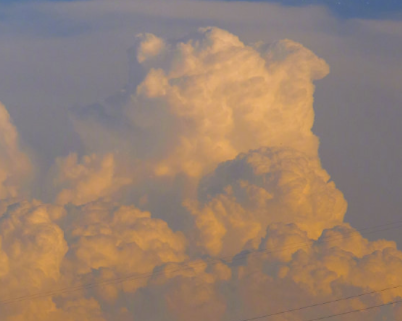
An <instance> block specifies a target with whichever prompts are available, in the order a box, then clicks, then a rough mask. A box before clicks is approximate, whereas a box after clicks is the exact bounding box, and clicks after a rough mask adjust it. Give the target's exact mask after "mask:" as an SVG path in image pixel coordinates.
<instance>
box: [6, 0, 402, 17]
mask: <svg viewBox="0 0 402 321" xmlns="http://www.w3.org/2000/svg"><path fill="white" fill-rule="evenodd" d="M27 1H28V0H1V1H0V3H4V4H15V3H19V2H27ZM61 1H62V2H73V1H80V0H48V2H61ZM81 1H84V0H81ZM227 1H234V0H227ZM247 1H253V0H247ZM255 1H257V2H268V3H278V4H281V5H283V6H296V7H301V6H314V5H319V6H324V7H326V8H327V9H328V10H330V11H331V12H332V13H333V14H336V15H337V16H338V17H340V18H344V19H350V18H365V19H367V18H369V19H381V18H382V19H384V18H391V17H392V18H393V19H396V18H398V19H400V18H401V12H402V3H401V2H400V1H399V0H385V1H384V0H255Z"/></svg>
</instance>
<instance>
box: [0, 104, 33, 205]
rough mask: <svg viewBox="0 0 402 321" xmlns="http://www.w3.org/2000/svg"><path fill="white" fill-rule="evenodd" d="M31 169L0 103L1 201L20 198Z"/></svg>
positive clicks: (7, 115) (13, 127)
mask: <svg viewBox="0 0 402 321" xmlns="http://www.w3.org/2000/svg"><path fill="white" fill-rule="evenodd" d="M30 167H31V165H30V161H29V159H28V157H27V155H26V154H25V153H24V152H23V151H22V150H21V148H20V144H19V137H18V132H17V130H16V128H15V126H14V125H13V123H12V121H11V119H10V115H9V113H8V111H7V109H6V108H5V106H4V105H3V104H1V103H0V199H3V198H8V197H17V196H18V194H19V193H20V191H21V188H22V187H23V186H22V185H23V183H25V182H26V179H27V178H28V177H27V176H28V175H29V174H30V173H29V172H30Z"/></svg>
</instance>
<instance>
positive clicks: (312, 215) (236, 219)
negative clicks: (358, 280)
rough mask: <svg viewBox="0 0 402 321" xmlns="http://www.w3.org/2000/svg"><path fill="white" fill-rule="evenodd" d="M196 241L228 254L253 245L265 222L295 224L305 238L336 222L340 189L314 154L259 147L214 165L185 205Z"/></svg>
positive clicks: (339, 218) (340, 203)
mask: <svg viewBox="0 0 402 321" xmlns="http://www.w3.org/2000/svg"><path fill="white" fill-rule="evenodd" d="M188 206H189V208H190V209H191V211H192V213H193V215H194V216H195V224H196V227H197V231H198V239H197V242H198V243H199V244H200V246H201V247H202V248H204V249H205V250H206V251H207V252H208V253H209V254H212V255H217V254H225V255H228V254H230V255H233V254H235V253H237V252H239V251H241V250H243V249H244V248H245V247H247V248H256V247H257V246H258V244H259V241H260V239H261V237H264V235H265V230H266V227H267V226H268V225H269V224H270V223H274V222H283V223H294V224H297V225H298V226H299V227H300V228H301V229H302V230H303V231H306V232H307V234H308V235H309V236H310V237H313V238H318V237H319V236H320V235H321V233H322V231H323V229H325V228H329V227H332V226H334V225H336V224H339V223H341V222H342V220H343V216H344V214H345V211H346V207H347V204H346V201H345V200H344V198H343V195H342V193H341V192H340V191H339V190H338V189H337V188H336V187H335V184H334V183H333V182H331V181H329V175H328V174H327V173H326V172H325V171H324V170H323V169H322V168H321V165H320V162H319V159H318V158H312V157H309V156H307V155H306V154H304V153H302V152H299V151H297V150H294V149H290V148H281V147H278V148H261V149H258V150H254V151H251V152H249V153H245V154H240V155H239V156H238V157H237V158H236V159H234V160H233V161H228V162H225V163H223V164H221V165H219V166H218V168H217V169H216V171H215V172H214V173H213V174H211V175H209V176H207V177H206V178H204V179H203V180H202V181H201V183H200V190H199V202H198V204H196V203H194V202H193V203H189V205H188Z"/></svg>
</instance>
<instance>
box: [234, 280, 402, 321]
mask: <svg viewBox="0 0 402 321" xmlns="http://www.w3.org/2000/svg"><path fill="white" fill-rule="evenodd" d="M398 288H402V284H400V285H395V286H391V287H387V288H383V289H380V290H375V291H370V292H364V293H360V294H356V295H351V296H348V297H343V298H339V299H335V300H331V301H325V302H321V303H315V304H311V305H306V306H302V307H298V308H293V309H289V310H283V311H280V312H275V313H269V314H264V315H260V316H257V317H251V318H248V319H242V320H239V321H254V320H259V319H264V318H269V317H274V316H278V315H282V314H286V313H292V312H298V311H302V310H306V309H310V308H316V307H319V306H323V305H328V304H331V303H338V302H341V301H347V300H351V299H356V298H360V297H363V296H366V295H371V294H375V293H381V292H385V291H390V290H395V289H398ZM399 302H402V300H401V301H394V302H391V303H386V304H384V305H390V304H393V303H399ZM380 306H383V305H379V306H375V307H380ZM373 308H374V307H373ZM353 311H355V310H353ZM353 311H349V312H348V313H352V312H353ZM340 315H341V314H340ZM333 316H337V315H333ZM315 320H321V319H313V320H306V321H315Z"/></svg>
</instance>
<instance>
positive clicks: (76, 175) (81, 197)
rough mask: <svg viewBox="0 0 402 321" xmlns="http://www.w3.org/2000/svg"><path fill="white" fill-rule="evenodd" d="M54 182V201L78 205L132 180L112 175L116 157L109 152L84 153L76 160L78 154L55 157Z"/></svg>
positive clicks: (102, 195)
mask: <svg viewBox="0 0 402 321" xmlns="http://www.w3.org/2000/svg"><path fill="white" fill-rule="evenodd" d="M53 172H54V173H52V174H53V175H52V176H53V185H54V187H56V188H57V189H58V190H60V192H59V193H58V195H57V196H56V203H58V204H67V203H73V204H76V205H81V204H85V203H89V202H91V201H95V200H97V199H99V198H101V197H106V196H109V195H111V194H113V193H115V192H117V191H118V190H119V189H120V188H121V187H123V186H124V185H127V184H129V183H130V182H131V181H130V179H128V178H123V177H115V161H114V157H113V155H112V154H108V155H105V156H103V157H99V156H97V155H89V156H84V157H83V158H82V162H81V163H78V156H77V154H75V153H74V154H70V155H68V156H67V157H66V158H58V159H56V164H55V168H54V169H53Z"/></svg>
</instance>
